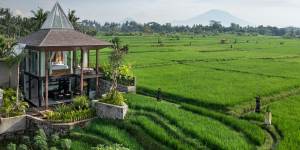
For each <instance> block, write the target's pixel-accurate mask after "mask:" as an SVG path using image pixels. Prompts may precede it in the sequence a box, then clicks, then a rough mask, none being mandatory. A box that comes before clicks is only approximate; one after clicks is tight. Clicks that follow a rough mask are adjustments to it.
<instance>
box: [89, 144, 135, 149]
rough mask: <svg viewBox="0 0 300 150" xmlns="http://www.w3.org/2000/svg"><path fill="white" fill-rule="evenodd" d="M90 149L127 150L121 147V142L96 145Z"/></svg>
mask: <svg viewBox="0 0 300 150" xmlns="http://www.w3.org/2000/svg"><path fill="white" fill-rule="evenodd" d="M91 149H92V150H129V149H128V148H126V147H123V146H122V145H121V144H113V145H97V147H92V148H91Z"/></svg>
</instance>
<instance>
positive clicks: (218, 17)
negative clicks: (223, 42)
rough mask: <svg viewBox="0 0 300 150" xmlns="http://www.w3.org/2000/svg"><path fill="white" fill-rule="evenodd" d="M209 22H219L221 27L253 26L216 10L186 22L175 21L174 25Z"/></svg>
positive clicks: (204, 23) (207, 23)
mask: <svg viewBox="0 0 300 150" xmlns="http://www.w3.org/2000/svg"><path fill="white" fill-rule="evenodd" d="M211 20H215V21H220V22H221V24H222V25H223V26H230V24H231V23H237V24H239V25H241V26H247V25H253V24H252V23H250V22H248V21H245V20H243V19H240V18H238V17H235V16H233V15H232V14H230V13H228V12H226V11H222V10H216V9H214V10H210V11H208V12H205V13H203V14H201V15H198V16H196V17H193V18H190V19H187V20H182V21H175V22H174V24H176V25H191V26H192V25H194V24H202V25H209V22H210V21H211Z"/></svg>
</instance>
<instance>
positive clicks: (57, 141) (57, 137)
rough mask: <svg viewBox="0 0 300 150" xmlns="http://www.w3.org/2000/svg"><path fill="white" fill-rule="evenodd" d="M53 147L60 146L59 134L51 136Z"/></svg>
mask: <svg viewBox="0 0 300 150" xmlns="http://www.w3.org/2000/svg"><path fill="white" fill-rule="evenodd" d="M50 143H51V145H54V146H57V145H58V144H59V134H58V133H54V134H52V135H51V136H50Z"/></svg>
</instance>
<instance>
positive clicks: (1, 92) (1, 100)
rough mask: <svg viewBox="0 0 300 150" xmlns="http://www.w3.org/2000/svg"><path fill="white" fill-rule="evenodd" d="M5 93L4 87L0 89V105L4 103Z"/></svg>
mask: <svg viewBox="0 0 300 150" xmlns="http://www.w3.org/2000/svg"><path fill="white" fill-rule="evenodd" d="M3 94H4V91H3V90H2V89H0V107H1V106H2V105H3Z"/></svg>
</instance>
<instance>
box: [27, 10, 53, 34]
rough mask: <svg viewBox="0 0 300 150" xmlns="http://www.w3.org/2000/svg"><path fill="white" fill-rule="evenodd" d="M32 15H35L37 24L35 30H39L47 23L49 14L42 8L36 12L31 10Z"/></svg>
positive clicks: (34, 18)
mask: <svg viewBox="0 0 300 150" xmlns="http://www.w3.org/2000/svg"><path fill="white" fill-rule="evenodd" d="M31 13H32V14H33V17H32V19H33V20H34V21H35V22H36V26H35V29H36V30H38V29H40V28H41V27H42V25H43V23H44V22H45V21H46V19H47V15H48V13H49V12H48V11H44V9H42V8H39V9H38V10H36V11H34V10H31Z"/></svg>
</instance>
